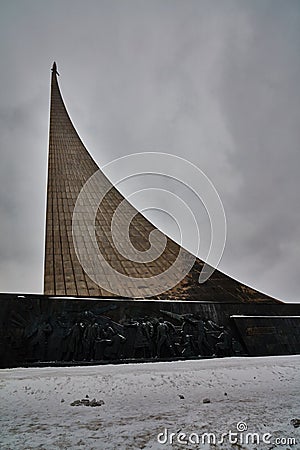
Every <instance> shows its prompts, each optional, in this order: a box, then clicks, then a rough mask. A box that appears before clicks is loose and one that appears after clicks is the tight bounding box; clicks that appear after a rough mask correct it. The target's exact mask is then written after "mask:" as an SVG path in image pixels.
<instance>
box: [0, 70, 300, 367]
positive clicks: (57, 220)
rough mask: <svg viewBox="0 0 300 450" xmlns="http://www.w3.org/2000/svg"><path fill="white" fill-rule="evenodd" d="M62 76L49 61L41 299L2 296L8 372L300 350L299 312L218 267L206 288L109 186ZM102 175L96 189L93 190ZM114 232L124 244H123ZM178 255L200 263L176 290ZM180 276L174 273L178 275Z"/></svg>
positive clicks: (1, 336) (173, 246) (0, 327)
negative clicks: (93, 251)
mask: <svg viewBox="0 0 300 450" xmlns="http://www.w3.org/2000/svg"><path fill="white" fill-rule="evenodd" d="M58 75H59V74H58V71H57V66H56V63H54V64H53V67H52V76H51V106H50V129H49V158H48V185H47V212H46V238H45V266H44V267H45V268H44V295H13V294H1V302H2V314H1V321H0V343H1V344H2V345H1V348H2V353H1V354H0V358H1V367H14V366H18V365H21V364H22V365H24V364H25V365H26V364H28V365H31V364H42V363H45V364H67V363H68V364H70V363H72V362H74V363H81V364H82V363H86V364H87V363H90V362H93V363H95V361H97V362H100V363H103V362H107V361H120V360H122V361H126V360H127V361H135V360H153V359H155V358H159V359H164V358H168V359H169V358H171V359H176V358H190V357H191V358H196V357H213V356H214V357H215V356H234V355H248V354H250V355H260V354H262V355H263V354H287V353H299V351H300V347H299V345H300V344H299V342H300V339H299V337H300V331H299V330H300V326H299V323H300V319H299V316H300V315H299V307H298V305H296V304H294V305H293V304H285V303H282V302H280V301H279V300H276V299H274V298H271V297H269V296H267V295H266V294H263V293H260V292H258V291H257V290H255V289H253V288H250V287H248V286H246V285H244V284H242V283H240V282H238V281H236V280H234V279H233V278H231V277H229V276H227V275H225V274H223V273H222V272H220V271H218V270H215V271H214V272H213V274H212V275H211V277H210V278H209V279H208V280H207V281H206V282H204V283H199V281H198V280H199V275H200V273H201V270H202V269H203V266H204V262H203V261H201V260H200V259H198V258H195V257H193V255H191V254H190V253H189V252H188V251H187V250H185V249H184V248H182V247H180V246H179V245H178V244H177V243H175V242H174V241H173V240H172V239H170V238H168V237H167V236H165V235H164V234H163V233H162V232H161V231H159V230H157V229H156V228H155V227H154V226H153V225H152V224H151V223H150V222H149V221H148V220H147V219H146V218H145V217H144V216H143V215H142V214H141V213H139V212H138V211H136V210H135V208H134V207H133V206H132V205H131V204H130V203H129V202H128V201H127V200H126V199H125V198H124V197H123V196H122V195H121V193H120V192H119V191H118V190H117V189H116V187H115V186H114V185H113V184H112V183H111V182H110V181H109V180H108V179H107V178H106V176H105V175H104V173H103V172H102V171H101V170H100V169H99V167H98V165H97V164H96V163H95V161H94V160H93V158H92V157H91V155H90V154H89V152H88V151H87V149H86V148H85V146H84V144H83V143H82V141H81V139H80V137H79V135H78V133H77V131H76V129H75V127H74V125H73V123H72V121H71V119H70V117H69V114H68V112H67V109H66V107H65V104H64V101H63V98H62V95H61V92H60V89H59V84H58V78H57V77H58ZM95 174H97V183H94V184H93V183H91V184H90V185H88V183H89V180H93V177H94V176H95ZM87 185H88V190H87V191H86V192H87V194H86V196H85V197H83V198H84V199H85V200H84V201H83V203H80V202H79V201H78V199H80V195H81V193H82V191H83V190H84V189H85V187H86V186H87ZM99 189H100V191H101V190H102V191H103V192H105V195H103V198H102V201H101V202H100V204H99V207H98V206H97V208H94V209H95V211H94V216H95V217H94V219H95V220H94V222H93V221H92V222H93V223H94V231H93V233H94V234H93V236H94V240H95V245H97V246H98V247H99V249H100V251H101V253H102V254H103V255H104V257H105V261H104V260H103V259H93V257H92V255H90V254H89V251H87V252H86V253H87V255H88V258H89V257H90V259H91V266H90V267H92V270H87V269H86V267H85V264H82V260H81V259H80V246H82V248H85V246H86V245H87V243H86V242H87V241H86V240H85V239H86V238H85V237H86V236H87V237H89V235H90V234H91V230H90V227H89V225H88V223H89V220H90V217H88V215H89V214H90V210H89V208H90V204H92V203H93V199H95V198H97V196H99ZM103 192H102V194H103ZM100 194H101V192H100ZM95 204H96V205H98V204H97V202H96V203H95ZM77 210H78V211H80V212H81V214H79V215H77V216H76V211H77ZM116 211H118V222H117V224H114V223H113V222H114V220H115V216H116ZM74 217H75V218H76V217H77V220H75V219H74ZM128 218H129V221H130V226H128V225H127V222H128ZM113 225H114V226H116V229H117V230H118V232H119V233H120V235H119V236H121V238H122V239H121V241H123V235H122V233H124V242H125V241H126V237H127V238H128V240H129V241H130V245H129V246H127V247H126V245H125V244H126V242H125V244H124V243H123V242H117V241H116V239H115V236H114V233H113V232H112V229H113ZM126 233H127V234H128V235H127V236H126ZM161 242H163V243H164V247H163V251H159V250H161ZM122 245H123V247H122ZM130 246H131V247H130ZM152 246H153V248H154V249H155V250H157V251H158V253H157V255H158V256H157V257H156V256H155V255H156V253H155V252H154V253H153V254H151V251H152V250H153V249H152ZM124 249H125V250H124ZM132 255H133V257H131V256H132ZM136 255H137V256H136ZM140 255H142V256H141V257H140ZM145 255H146V256H145ZM149 255H150V256H151V255H152V257H149ZM153 255H154V256H153ZM178 255H180V256H181V261H189V260H191V261H193V263H192V265H191V267H190V269H189V270H188V271H187V273H186V274H185V275H184V276H183V277H181V278H180V277H179V278H178V280H179V281H178V282H176V276H175V283H174V274H173V275H170V270H169V269H170V268H172V267H175V266H176V264H177V261H178V259H179V258H178ZM192 257H193V259H192ZM108 267H109V268H112V269H113V270H108ZM182 267H183V266H182V265H180V264H177V267H176V270H177V272H176V273H177V274H178V273H179V274H180V271H181V270H182ZM94 272H97V273H96V275H95V276H94ZM116 274H121V278H118V277H117V276H116ZM161 274H163V277H160V275H161ZM97 277H98V278H97ZM120 279H121V282H120V281H119V280H120ZM97 280H100V283H99V282H97ZM116 283H117V289H116ZM118 283H119V285H118ZM120 283H121V285H120ZM145 283H146V286H145ZM120 288H121V289H120ZM120 292H121V294H120Z"/></svg>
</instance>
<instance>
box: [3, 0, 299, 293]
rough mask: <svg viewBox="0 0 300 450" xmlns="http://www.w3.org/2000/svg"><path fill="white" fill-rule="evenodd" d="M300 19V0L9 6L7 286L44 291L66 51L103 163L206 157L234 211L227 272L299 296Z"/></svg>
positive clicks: (81, 127)
mask: <svg viewBox="0 0 300 450" xmlns="http://www.w3.org/2000/svg"><path fill="white" fill-rule="evenodd" d="M299 25H300V6H299V2H297V1H292V0H287V1H285V2H277V1H264V2H260V1H252V2H248V1H227V2H223V1H215V2H211V1H198V0H195V1H194V0H191V1H188V2H181V1H176V0H172V1H170V0H166V1H163V2H162V1H156V0H153V1H151V2H148V1H131V0H126V1H114V2H111V1H92V0H90V1H87V2H79V1H76V0H75V1H71V0H66V1H57V0H54V1H52V2H46V1H40V2H38V1H35V0H27V1H26V2H23V1H11V2H6V4H3V5H2V6H1V14H0V38H1V39H0V57H1V67H2V71H1V79H2V83H1V108H0V154H1V166H0V183H1V189H0V230H1V233H0V256H1V258H0V290H1V291H23V292H24V291H27V292H41V291H42V277H43V249H44V217H45V190H46V166H47V145H48V144H47V140H48V119H49V81H50V67H51V64H52V62H53V60H54V59H55V60H56V61H57V63H58V69H59V71H60V72H61V77H60V79H59V81H60V85H61V89H62V92H63V95H64V98H65V100H66V105H67V107H68V109H69V112H70V114H71V117H72V119H73V121H74V123H75V126H76V128H77V129H78V131H79V134H80V135H81V137H82V138H83V141H84V142H85V144H86V146H87V148H88V149H89V150H90V152H91V153H92V155H93V157H94V158H95V159H96V161H97V162H98V163H99V164H100V165H103V164H104V163H106V162H108V161H110V160H112V159H114V158H117V157H120V156H123V155H126V154H128V153H132V152H141V151H163V152H168V153H170V154H173V155H177V156H182V157H185V158H187V159H188V160H190V161H192V162H193V163H195V164H196V165H198V166H199V167H200V168H201V169H202V170H203V171H204V172H205V173H206V174H207V175H208V176H209V177H210V179H211V180H212V181H213V183H214V184H215V186H216V188H217V189H218V192H219V193H220V196H221V198H222V201H223V203H224V206H225V210H226V215H227V221H228V241H227V246H226V250H225V254H224V257H223V260H222V262H221V269H222V270H224V271H225V272H226V273H229V274H230V275H232V276H234V277H235V278H238V279H239V280H242V281H243V282H245V283H247V284H250V285H252V286H254V287H256V288H258V289H260V290H262V291H264V292H266V293H268V294H271V295H274V296H276V297H279V298H282V299H284V300H287V301H298V290H299V281H298V279H299V277H298V266H299V259H300V244H299V242H300V239H299V227H298V223H299V219H300V218H299V214H300V208H299V200H298V192H299V177H298V167H299V163H300V156H299V142H300V139H299V129H300V127H299V123H300V121H299V119H300V98H299V95H300V94H299V93H300V90H299V88H298V80H299V79H300V77H299V75H300V74H299V71H300V58H299V42H300V36H299V33H300V31H299V30H300V26H299ZM132 183H133V186H134V188H137V187H139V188H142V187H144V186H146V185H147V186H148V185H151V182H150V181H145V179H142V178H141V179H140V180H135V181H134V182H132ZM147 183H148V184H147ZM153 183H154V184H155V185H160V186H161V187H169V188H170V189H171V190H172V191H173V192H174V190H175V191H176V192H177V193H178V195H182V196H183V197H184V198H185V199H186V201H187V202H188V203H189V205H190V207H191V208H192V209H193V211H195V212H196V215H197V219H198V221H199V224H200V227H201V230H204V233H203V234H204V236H203V238H204V239H206V241H207V242H208V238H209V230H208V221H207V216H206V214H205V212H204V210H203V208H201V206H199V205H198V203H197V200H196V199H195V198H193V196H191V195H189V194H188V192H187V191H184V189H182V188H179V187H178V186H177V187H176V186H175V185H174V184H172V183H171V182H169V181H166V180H164V181H162V180H161V181H160V182H159V181H158V180H157V179H153V180H152V185H153ZM159 183H160V184H159ZM157 200H158V202H159V201H160V199H159V197H158V198H157ZM161 202H162V204H161V206H162V207H165V204H164V203H163V200H161ZM139 207H141V208H142V207H143V205H142V202H141V203H140V204H139ZM152 218H153V220H155V221H157V223H158V224H159V225H160V226H162V227H164V228H165V229H166V231H167V232H173V229H174V230H175V228H176V227H175V228H174V227H173V228H172V225H171V224H170V222H169V221H167V220H165V216H163V215H161V216H159V215H157V214H156V215H153V217H152ZM174 233H175V231H174ZM207 245H208V244H206V246H204V249H203V250H202V253H201V255H202V256H203V255H205V254H206V251H207Z"/></svg>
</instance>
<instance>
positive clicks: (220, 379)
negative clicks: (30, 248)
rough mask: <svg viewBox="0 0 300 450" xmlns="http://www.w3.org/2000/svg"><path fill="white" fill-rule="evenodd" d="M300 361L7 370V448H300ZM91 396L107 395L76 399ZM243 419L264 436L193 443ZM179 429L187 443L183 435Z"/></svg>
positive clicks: (2, 436)
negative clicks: (253, 441)
mask: <svg viewBox="0 0 300 450" xmlns="http://www.w3.org/2000/svg"><path fill="white" fill-rule="evenodd" d="M299 363H300V356H281V357H262V358H222V359H208V360H197V361H179V362H168V363H166V362H161V363H148V364H128V365H106V366H85V367H59V368H58V367H48V368H18V369H4V370H0V405H1V429H0V448H1V449H5V450H19V449H20V450H27V449H42V450H43V449H44V450H52V449H55V450H56V449H72V450H73V449H74V450H77V449H78V450H92V449H95V450H99V449H104V450H111V449H113V450H114V449H121V450H123V449H125V450H126V449H143V448H144V449H162V450H164V449H181V448H185V449H196V448H197V449H199V448H201V449H204V450H208V449H222V450H227V449H239V450H241V449H257V450H262V449H265V448H266V449H274V448H278V449H282V450H286V449H290V448H291V449H294V450H299V449H300V427H299V428H294V426H293V425H292V424H291V423H290V421H291V420H292V419H295V418H300V396H299V391H300V376H299V375H300V364H299ZM87 395H88V396H89V399H90V400H92V399H93V398H95V399H96V400H97V401H100V400H103V401H104V404H103V405H101V403H102V402H100V405H101V406H96V407H90V406H84V405H79V406H71V405H70V404H71V403H72V402H74V401H75V400H81V399H83V398H85V397H86V396H87ZM204 399H209V400H210V403H203V400H204ZM84 403H88V402H84ZM239 422H244V423H245V424H247V426H248V432H251V433H255V432H256V433H258V434H259V438H260V443H259V445H257V444H254V445H253V444H251V443H250V444H244V443H242V444H238V445H235V444H232V443H231V444H230V443H229V442H228V441H226V437H225V440H224V443H219V444H218V443H217V444H216V445H212V444H211V445H210V444H209V443H208V442H206V441H205V442H203V444H202V443H200V444H199V445H198V444H195V443H192V442H188V439H191V440H193V439H195V435H192V433H197V436H200V437H201V436H202V434H203V433H205V432H209V433H214V434H215V435H216V437H217V439H218V440H219V439H220V436H221V434H222V433H228V432H229V431H230V430H231V431H232V432H237V423H239ZM165 429H167V430H168V435H167V436H168V442H167V443H166V444H162V443H160V442H158V440H157V436H158V434H159V433H164V430H165ZM172 432H173V433H175V437H173V438H172V439H173V441H172V442H173V443H172V444H170V439H169V433H172ZM180 432H183V433H185V434H186V436H187V437H186V438H185V437H182V436H181V438H180V439H186V440H187V442H188V443H182V444H179V443H178V434H179V433H180ZM245 433H246V432H244V434H243V433H240V434H239V438H240V435H241V434H242V435H243V436H244V435H245ZM266 433H270V434H271V435H272V436H271V438H266V439H267V441H268V442H270V443H266V444H265V443H263V442H262V441H261V439H262V436H263V435H264V434H266ZM163 436H164V435H161V436H160V440H161V441H163V439H164V437H163ZM277 438H279V439H282V438H283V439H287V438H293V439H296V442H297V443H296V444H294V445H290V444H285V445H279V444H277V443H276V444H274V442H275V439H277ZM243 439H244V437H243ZM194 442H195V441H194ZM200 442H201V441H200ZM242 442H244V441H242ZM250 442H251V441H250ZM281 442H282V441H281ZM285 442H286V441H285Z"/></svg>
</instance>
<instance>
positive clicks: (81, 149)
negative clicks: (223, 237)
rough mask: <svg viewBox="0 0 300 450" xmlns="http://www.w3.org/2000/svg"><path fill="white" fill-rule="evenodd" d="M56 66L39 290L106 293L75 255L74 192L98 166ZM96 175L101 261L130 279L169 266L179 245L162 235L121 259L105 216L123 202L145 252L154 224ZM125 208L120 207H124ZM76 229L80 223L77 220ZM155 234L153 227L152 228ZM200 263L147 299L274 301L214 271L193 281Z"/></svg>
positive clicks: (126, 288)
mask: <svg viewBox="0 0 300 450" xmlns="http://www.w3.org/2000/svg"><path fill="white" fill-rule="evenodd" d="M57 75H59V74H58V71H57V66H56V63H55V62H54V63H53V67H52V78H51V107H50V131H49V159H48V190H47V213H46V244H45V272H44V293H45V294H46V295H68V296H81V297H87V296H91V297H95V296H100V297H112V296H114V294H113V293H112V292H114V291H113V289H112V290H111V292H110V291H109V289H108V288H106V289H103V288H102V287H99V286H98V285H97V284H96V283H95V282H94V281H93V280H92V279H91V278H90V277H89V276H88V275H87V273H85V271H84V270H83V268H82V267H81V264H80V262H79V260H78V258H77V255H76V251H75V248H74V243H73V236H72V215H73V211H74V207H75V203H76V200H77V198H78V195H79V193H80V191H81V189H82V188H83V186H84V185H85V183H86V181H87V180H89V178H90V177H91V176H92V175H93V174H95V173H96V172H97V171H99V167H98V166H97V164H96V163H95V162H94V160H93V159H92V157H91V156H90V154H89V153H88V151H87V149H86V148H85V146H84V144H83V143H82V141H81V139H80V137H79V136H78V134H77V132H76V130H75V128H74V126H73V124H72V122H71V119H70V117H69V115H68V112H67V110H66V107H65V105H64V102H63V99H62V96H61V93H60V90H59V86H58V81H57ZM99 173H100V178H101V180H102V182H103V185H104V186H106V187H107V186H109V187H110V190H109V192H108V193H107V195H106V196H105V197H104V200H103V201H102V203H101V205H100V207H99V210H98V213H97V217H96V222H95V226H96V237H97V242H98V245H99V247H100V248H101V251H102V252H103V254H105V258H106V261H107V262H108V263H109V264H110V266H111V267H113V268H114V269H115V270H116V271H118V272H119V273H122V274H124V275H125V276H127V277H128V279H130V277H135V278H143V277H144V278H145V277H148V278H151V277H155V275H157V274H160V273H161V272H164V271H165V270H166V269H167V268H168V267H170V266H171V265H172V264H173V263H174V261H175V259H176V256H177V255H178V253H179V251H183V252H185V253H186V255H188V252H187V251H186V250H183V249H182V248H181V247H180V246H179V245H178V244H176V243H175V242H174V241H172V240H171V239H169V238H167V237H164V239H166V248H165V250H164V252H163V253H162V254H161V256H159V257H158V258H157V259H155V260H154V261H151V262H136V261H131V260H129V259H126V257H125V256H123V255H122V254H121V253H119V252H118V249H117V248H116V247H115V245H114V242H113V239H112V235H111V220H112V217H113V215H114V212H115V211H116V208H117V207H118V206H119V205H120V204H121V203H122V202H123V210H124V211H125V215H127V216H134V217H133V220H132V222H131V225H130V239H131V241H132V244H133V245H134V247H135V248H137V249H138V250H140V251H146V250H147V249H148V248H149V235H150V233H151V232H152V231H153V230H156V228H155V227H154V226H153V225H152V224H151V223H150V222H149V221H148V220H147V219H146V218H145V217H144V216H143V215H142V214H140V213H138V212H137V211H136V210H135V209H134V208H133V207H132V205H130V203H128V202H127V201H126V200H124V197H123V196H122V195H121V194H120V193H119V191H118V190H117V189H116V188H114V187H113V186H112V185H111V183H110V182H109V180H107V178H106V177H105V175H104V174H103V173H102V172H99ZM124 208H125V209H124ZM79 227H80V229H81V227H82V233H84V232H86V231H87V230H85V229H84V227H85V224H84V222H82V223H80V224H79ZM156 232H157V233H160V234H161V235H162V233H161V232H158V230H156ZM202 266H203V262H202V261H201V260H199V259H196V261H195V263H194V265H193V267H192V269H191V270H190V272H189V273H188V274H187V275H186V276H185V277H184V278H183V280H182V281H181V282H179V283H178V284H177V285H175V286H174V287H173V288H171V289H169V290H167V291H166V292H163V293H162V294H160V295H155V296H151V297H152V298H156V299H157V298H162V299H170V300H198V301H214V302H233V303H234V302H259V301H264V302H274V301H276V300H274V299H272V298H270V297H268V296H267V295H265V294H262V293H260V292H258V291H255V290H253V289H251V288H249V287H247V286H245V285H243V284H241V283H239V282H237V281H235V280H233V279H232V278H230V277H228V276H227V275H225V274H223V273H221V272H219V271H217V270H216V271H215V272H214V274H213V275H212V276H211V278H210V279H209V280H207V281H206V282H205V283H204V284H199V283H198V277H199V273H200V271H201V268H202ZM99 272H100V273H101V276H103V277H105V280H106V283H105V286H106V287H107V286H108V287H109V286H112V285H113V283H114V281H115V280H113V279H112V278H110V277H111V275H110V273H109V272H107V271H106V269H105V267H104V266H103V267H99ZM142 288H143V286H141V287H140V289H141V291H140V290H139V287H137V286H133V285H132V283H130V282H128V283H126V281H125V282H124V285H122V291H123V292H124V293H125V295H124V296H127V297H133V298H140V297H142V296H143V295H141V292H143V289H142Z"/></svg>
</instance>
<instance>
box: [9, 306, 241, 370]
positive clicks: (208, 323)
mask: <svg viewBox="0 0 300 450" xmlns="http://www.w3.org/2000/svg"><path fill="white" fill-rule="evenodd" d="M26 303H27V302H26ZM28 308H29V311H30V314H29V315H26V310H28ZM32 308H33V309H34V306H33V305H32ZM32 308H31V307H30V304H29V305H28V304H27V305H26V306H24V313H23V314H22V313H21V312H16V313H12V315H11V317H10V323H9V324H8V327H7V332H6V345H7V348H9V347H11V349H12V351H13V354H14V355H15V356H14V358H15V359H16V362H17V363H21V362H23V363H36V362H47V361H48V362H51V361H52V362H54V361H56V362H68V361H69V362H70V361H73V362H80V361H81V362H82V361H87V362H88V361H123V360H135V359H137V360H147V359H176V358H195V357H216V356H219V357H220V356H233V355H240V354H245V350H244V349H243V347H242V345H241V343H240V342H239V340H238V339H237V337H236V335H235V333H234V332H233V331H232V329H231V328H229V327H228V328H224V327H223V326H221V325H219V324H217V323H215V322H214V321H212V320H210V319H207V318H205V317H202V316H201V315H200V314H196V313H195V314H182V315H179V314H174V313H171V312H169V311H164V310H161V311H160V314H161V316H160V317H153V316H151V317H150V316H144V317H135V318H134V317H124V318H123V319H121V320H120V322H116V321H114V320H112V319H111V318H109V317H108V316H105V315H103V314H99V313H95V312H94V311H90V310H86V311H84V312H79V313H73V314H72V313H70V312H69V313H68V314H67V313H60V314H59V313H58V314H57V315H56V314H52V315H51V316H49V315H48V316H47V315H45V314H42V315H37V313H38V309H37V308H36V305H35V309H36V313H35V312H34V311H33V309H32ZM106 309H107V308H106Z"/></svg>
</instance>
